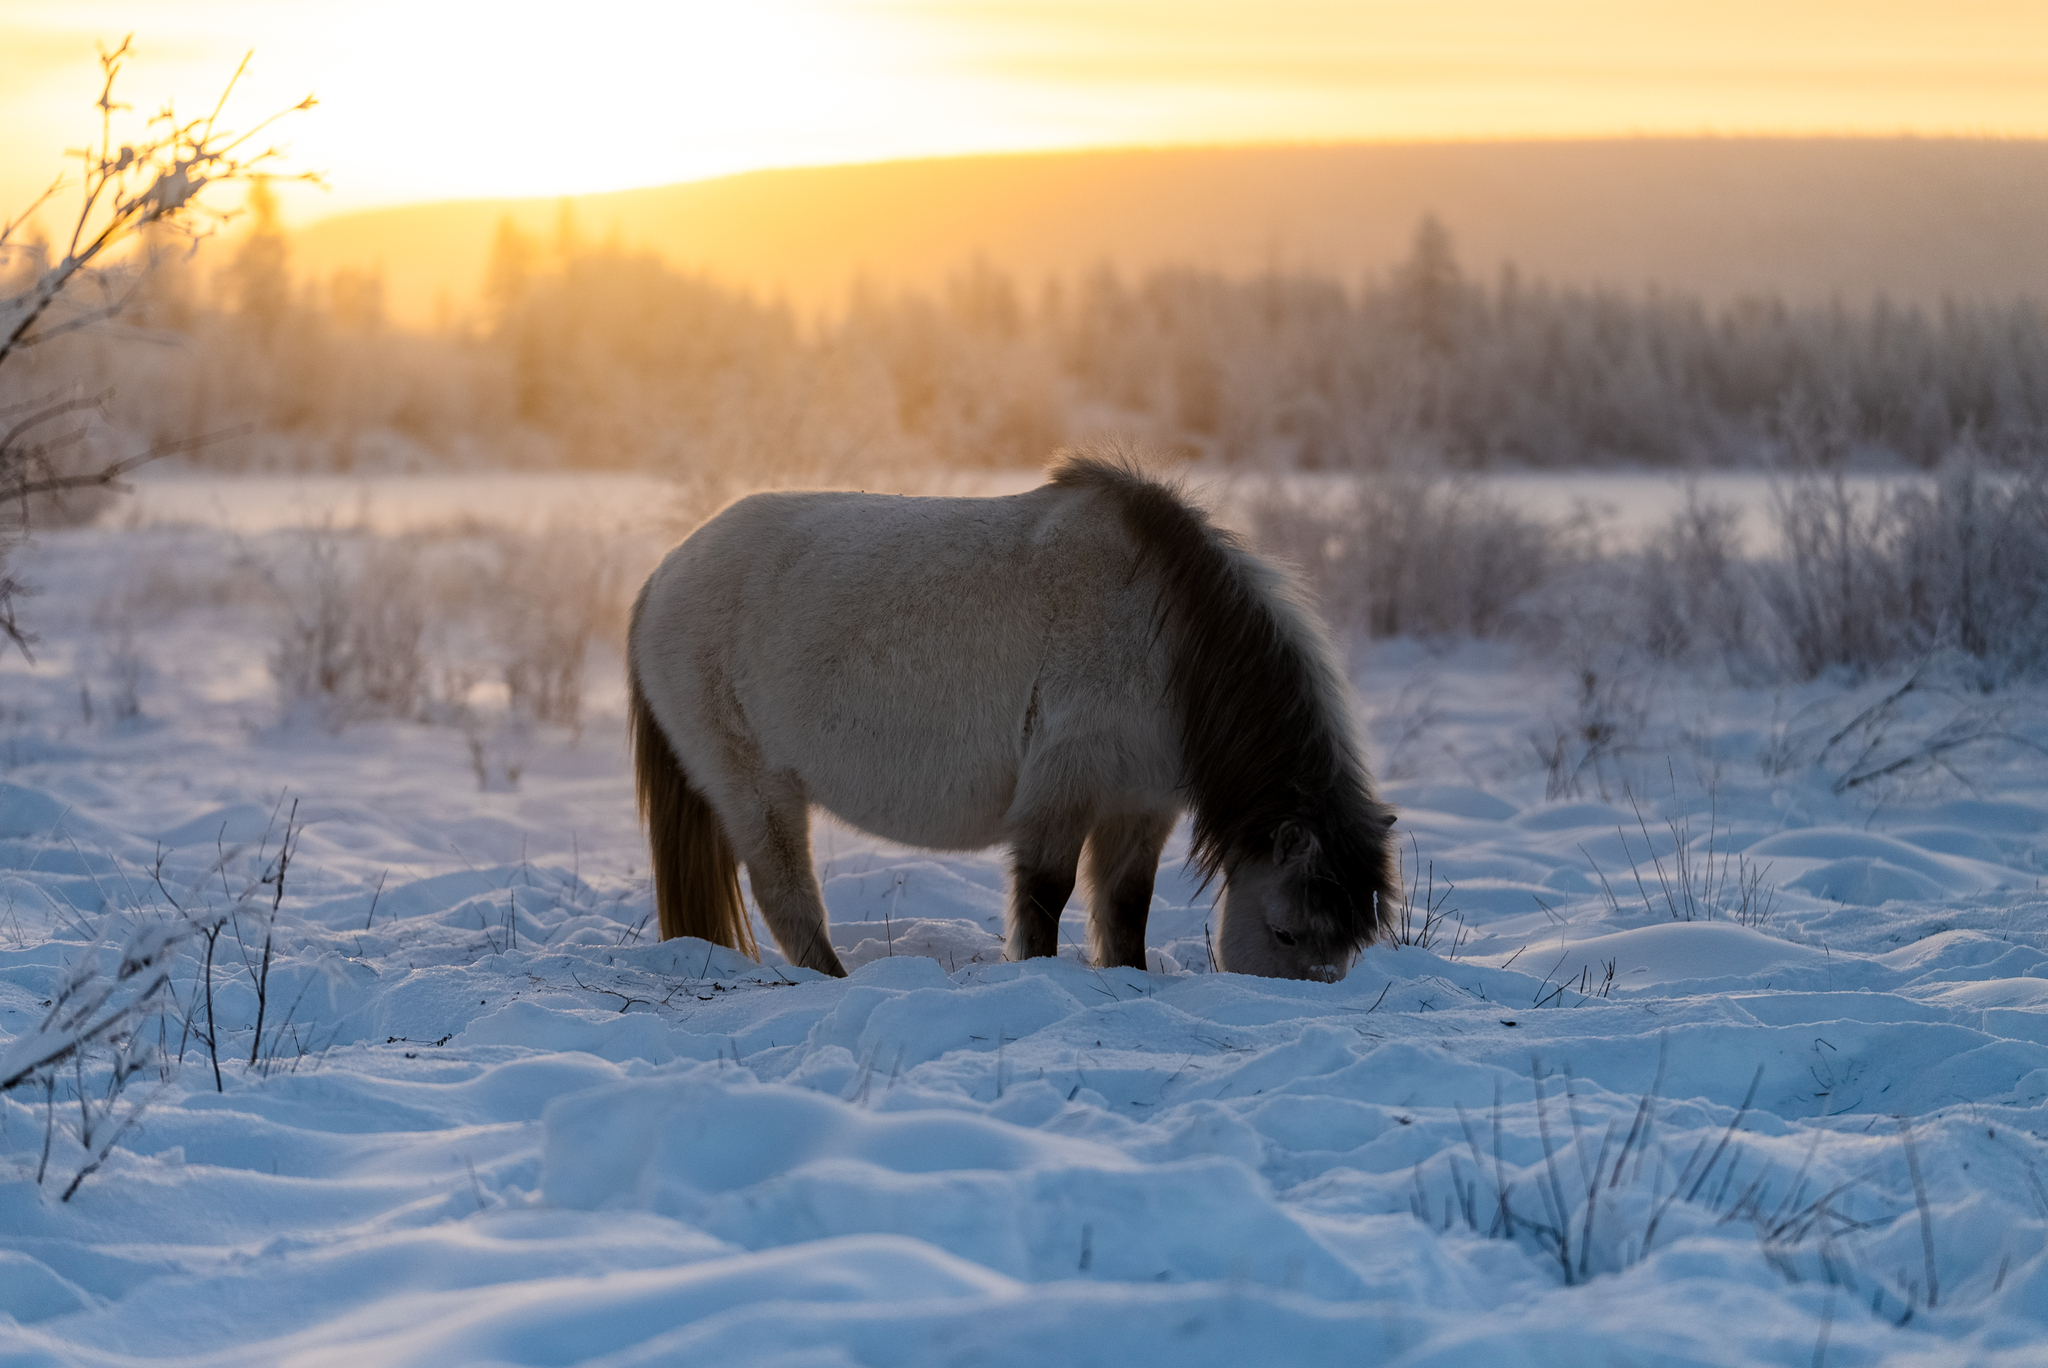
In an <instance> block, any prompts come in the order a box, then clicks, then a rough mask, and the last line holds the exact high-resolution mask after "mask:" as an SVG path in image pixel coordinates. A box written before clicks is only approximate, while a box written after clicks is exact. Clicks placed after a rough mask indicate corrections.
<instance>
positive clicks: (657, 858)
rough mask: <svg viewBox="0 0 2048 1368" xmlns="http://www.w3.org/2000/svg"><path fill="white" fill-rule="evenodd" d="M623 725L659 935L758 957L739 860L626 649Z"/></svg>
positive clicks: (637, 665)
mask: <svg viewBox="0 0 2048 1368" xmlns="http://www.w3.org/2000/svg"><path fill="white" fill-rule="evenodd" d="M626 691H627V694H628V699H629V701H628V705H627V725H628V729H629V730H630V731H631V733H632V737H633V778H634V786H635V787H636V788H637V789H638V790H639V793H640V816H641V818H642V819H643V820H644V821H645V822H646V823H647V843H648V845H649V846H650V847H651V848H652V849H653V852H654V906H655V910H656V912H657V913H658V914H659V920H660V922H661V938H662V939H663V940H670V939H673V938H674V937H676V936H695V937H697V938H698V939H699V940H707V941H710V942H711V943H712V944H714V945H723V946H726V947H728V948H730V949H733V950H738V951H740V952H741V953H742V954H745V955H747V956H749V957H751V958H753V959H757V960H758V959H760V958H761V948H760V946H759V945H757V944H756V943H755V941H754V927H753V924H752V923H751V922H750V921H748V919H747V906H746V903H745V902H744V901H743V900H742V899H741V897H740V865H739V861H738V860H737V859H735V858H734V857H733V853H732V843H731V842H729V841H727V840H726V838H725V828H723V827H721V826H720V825H719V824H718V814H717V813H716V812H714V811H712V809H711V804H710V803H709V802H707V801H706V800H705V797H704V795H703V794H701V793H699V792H698V791H697V790H696V789H695V788H694V787H692V786H691V784H690V776H689V775H688V774H687V773H685V772H684V770H683V763H682V761H680V760H678V759H677V758H676V752H675V747H674V746H671V745H670V744H669V739H668V735H667V733H665V732H663V731H662V729H661V723H660V722H659V721H657V720H656V719H655V716H654V710H653V709H652V708H650V707H648V706H647V694H646V691H645V690H644V689H642V688H641V686H640V667H639V663H638V662H637V661H635V660H634V659H633V653H632V650H631V648H630V646H629V647H628V649H627V653H626Z"/></svg>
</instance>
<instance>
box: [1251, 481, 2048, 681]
mask: <svg viewBox="0 0 2048 1368" xmlns="http://www.w3.org/2000/svg"><path fill="white" fill-rule="evenodd" d="M1240 517H1241V521H1242V523H1243V524H1244V525H1245V526H1246V527H1247V528H1248V529H1249V531H1250V532H1251V534H1252V537H1253V540H1254V541H1255V542H1256V543H1257V544H1259V545H1260V546H1261V547H1262V548H1264V549H1265V550H1268V551H1270V552H1272V553H1274V554H1276V555H1278V556H1280V557H1282V558H1284V559H1286V560H1289V561H1291V562H1292V563H1293V564H1295V565H1296V566H1297V567H1299V569H1300V570H1301V572H1302V574H1303V577H1304V579H1305V580H1306V581H1307V583H1308V585H1309V587H1310V589H1311V590H1312V591H1313V592H1314V594H1315V595H1316V597H1317V599H1318V601H1319V603H1320V605H1321V607H1322V609H1323V612H1324V614H1325V615H1326V616H1327V617H1328V619H1329V620H1330V622H1331V624H1332V625H1333V626H1334V627H1336V628H1337V629H1338V631H1339V632H1340V633H1344V634H1348V635H1351V636H1355V637H1389V636H1399V635H1409V636H1421V637H1447V636H1461V635H1462V636H1474V637H1492V636H1498V637H1507V638H1511V639H1516V640H1519V641H1522V642H1524V643H1526V644H1528V645H1530V646H1532V647H1534V648H1536V649H1538V650H1540V651H1541V652H1543V653H1544V654H1546V655H1550V656H1553V657H1556V658H1558V659H1560V660H1563V661H1564V662H1566V663H1567V664H1569V665H1571V666H1572V667H1573V668H1574V669H1575V670H1579V671H1581V672H1591V673H1593V674H1596V675H1599V676H1602V677H1605V678H1613V677H1615V676H1616V675H1617V674H1626V673H1628V672H1630V671H1633V670H1639V669H1642V668H1648V667H1654V666H1660V665H1678V666H1687V667H1692V668H1715V669H1719V670H1722V671H1725V672H1726V673H1727V674H1728V675H1730V676H1731V677H1734V678H1737V679H1740V680H1743V681H1745V682H1749V683H1767V682H1771V681H1780V680H1802V679H1811V678H1814V677H1815V676H1817V675H1820V674H1822V673H1825V672H1828V671H1846V672H1847V673H1849V674H1850V675H1852V676H1864V675H1869V674H1871V673H1873V672H1877V671H1882V670H1887V669H1896V668H1901V667H1904V666H1907V665H1910V664H1911V663H1913V662H1914V661H1917V660H1922V659H1925V658H1927V657H1929V656H1932V655H1937V654H1944V653H1952V654H1954V655H1955V656H1956V657H1958V658H1959V659H1960V660H1962V661H1964V662H1966V663H1967V666H1968V668H1969V669H1970V670H1971V671H1973V672H1974V674H1975V677H1976V679H1977V682H1978V687H1980V688H1985V689H1990V688H1995V687H1998V686H1999V685H2001V684H2004V683H2007V682H2010V681H2012V680H2015V679H2018V678H2022V677H2029V676H2038V675H2040V674H2041V673H2042V672H2043V670H2044V669H2048V471H2043V470H2040V469H2033V470H2024V471H2017V472H2002V471H1993V470H1989V469H1987V468H1986V466H1985V465H1984V463H1983V462H1982V461H1981V460H1979V459H1977V458H1976V457H1975V456H1974V454H1971V453H1968V452H1965V453H1962V454H1959V455H1958V456H1957V457H1955V458H1954V459H1952V460H1951V462H1950V463H1949V464H1948V465H1947V466H1945V467H1944V468H1943V469H1942V471H1941V472H1940V473H1939V474H1938V476H1937V477H1936V478H1935V479H1934V480H1933V481H1931V482H1919V481H1914V482H1901V483H1900V484H1898V485H1895V486H1891V487H1889V488H1884V489H1880V490H1878V491H1876V492H1874V493H1863V492H1858V491H1856V490H1854V489H1852V488H1851V487H1850V486H1849V485H1848V483H1847V482H1846V481H1845V480H1844V479H1843V478H1842V477H1841V476H1840V475H1839V474H1828V475H1819V474H1807V475H1799V476H1793V477H1790V478H1788V479H1786V480H1784V481H1782V482H1781V483H1780V484H1779V485H1778V486H1777V487H1776V490H1775V493H1774V497H1773V499H1772V503H1771V506H1770V509H1769V519H1770V529H1771V545H1770V547H1769V549H1766V550H1763V551H1761V552H1751V551H1747V550H1745V548H1744V546H1743V543H1742V538H1741V515H1740V513H1739V511H1738V510H1737V509H1735V508H1734V507H1732V506H1729V505H1726V504H1721V503H1716V502H1714V501H1712V500H1710V499H1707V498H1704V497H1702V496H1701V495H1700V493H1699V492H1698V490H1697V489H1694V490H1690V491H1688V494H1687V498H1686V502H1685V505H1684V506H1683V507H1682V508H1681V509H1680V510H1679V511H1678V512H1677V513H1675V514H1673V515H1672V517H1671V518H1670V520H1669V521H1668V522H1667V523H1666V524H1665V526H1664V527H1663V528H1662V529H1661V530H1660V531H1659V532H1658V533H1657V534H1655V535H1654V536H1652V537H1651V538H1650V539H1649V540H1648V541H1647V543H1646V544H1644V545H1643V546H1641V547H1639V548H1632V549H1627V550H1619V551H1617V550H1608V549H1605V548H1603V547H1602V546H1601V545H1600V544H1599V542H1598V539H1597V538H1596V537H1595V536H1594V535H1593V532H1592V529H1591V528H1590V527H1588V526H1587V525H1586V524H1584V523H1583V522H1564V523H1558V522H1546V521H1543V520H1541V519H1538V518H1535V517H1532V516H1530V515H1528V514H1525V513H1522V512H1521V511H1519V510H1517V509H1515V508H1513V507H1511V506H1509V505H1508V504H1507V503H1505V502H1504V501H1503V500H1502V499H1501V497H1500V496H1499V495H1497V494H1492V493H1489V492H1487V491H1486V490H1484V488H1483V487H1480V486H1475V485H1471V484H1466V483H1462V482H1459V481H1457V480H1454V479H1449V478H1443V477H1436V478H1432V477H1427V476H1420V475H1403V476H1386V477H1362V478H1360V479H1358V480H1356V481H1348V480H1347V481H1341V482H1311V481H1309V480H1307V479H1300V478H1297V479H1296V480H1294V481H1291V482H1276V483H1275V484H1273V485H1272V486H1270V487H1269V488H1267V489H1266V490H1264V491H1262V492H1261V493H1260V494H1259V495H1257V496H1256V497H1254V498H1251V499H1248V500H1246V501H1245V503H1244V506H1243V509H1242V512H1241V514H1240Z"/></svg>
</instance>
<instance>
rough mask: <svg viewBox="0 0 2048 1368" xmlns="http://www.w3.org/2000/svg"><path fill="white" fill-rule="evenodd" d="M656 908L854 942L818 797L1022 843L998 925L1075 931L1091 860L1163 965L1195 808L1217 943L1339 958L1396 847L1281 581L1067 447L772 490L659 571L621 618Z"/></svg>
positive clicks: (1122, 475) (1281, 970) (1296, 959)
mask: <svg viewBox="0 0 2048 1368" xmlns="http://www.w3.org/2000/svg"><path fill="white" fill-rule="evenodd" d="M627 675H628V684H629V688H630V693H631V722H632V729H633V737H634V768H635V771H636V775H637V779H638V787H639V794H640V804H641V811H642V813H643V815H644V816H645V818H646V820H647V822H648V828H649V836H650V840H651V844H652V846H653V856H654V860H653V867H654V889H655V904H656V906H657V908H658V909H659V912H660V919H661V934H662V935H663V937H670V936H697V937H701V938H702V939H705V940H709V941H714V942H716V943H718V944H720V945H726V946H731V947H733V948H735V949H739V950H743V951H745V952H747V953H748V954H753V955H757V956H758V953H759V951H758V947H757V946H756V945H755V942H754V938H753V932H752V929H751V927H750V925H749V923H748V920H747V914H746V909H745V906H744V905H743V904H742V902H741V898H740V888H739V872H738V866H737V863H736V860H737V861H744V862H745V863H746V866H747V872H748V874H749V876H750V879H751V882H752V884H753V889H754V896H755V897H756V898H757V899H758V900H759V902H760V906H761V913H762V916H763V918H764V919H765V920H766V922H767V924H768V927H769V929H770V930H771V931H773V932H774V934H775V940H776V943H777V944H778V945H780V946H781V947H782V952H783V954H784V955H785V956H787V957H788V959H789V961H790V962H791V963H793V964H799V965H803V966H806V967H808V968H811V969H816V970H819V971H821V972H823V973H826V974H838V975H843V974H844V973H845V972H846V970H845V969H844V967H843V966H842V965H841V964H840V962H839V956H838V955H837V954H836V953H834V951H833V949H832V942H831V941H830V940H829V939H828V937H827V933H826V919H825V903H824V898H823V896H822V894H821V892H820V890H819V887H818V880H817V875H816V874H815V873H814V872H813V870H812V867H811V844H810V807H811V805H812V804H816V805H817V806H819V807H822V808H824V809H825V810H826V811H828V812H830V813H832V814H833V815H834V816H836V817H839V818H840V819H841V820H843V821H846V822H849V823H851V824H852V825H854V826H856V827H859V828H861V829H862V830H864V831H869V832H872V833H874V834H875V835H877V836H882V837H886V838H887V839H889V840H892V841H898V842H901V843H903V844H905V845H914V846H924V847H927V848H936V849H943V850H970V849H978V848H981V847H984V846H991V845H996V844H999V843H1000V844H1006V845H1008V846H1009V847H1010V850H1011V861H1012V864H1011V870H1012V878H1011V889H1010V898H1009V941H1008V952H1009V955H1010V957H1011V958H1013V959H1023V958H1028V957H1031V956H1035V955H1050V954H1053V953H1054V952H1055V950H1056V949H1057V939H1058V927H1059V917H1060V911H1061V909H1062V908H1064V907H1065V906H1066V902H1067V898H1068V896H1069V895H1070V894H1071V893H1072V892H1073V889H1074V883H1075V878H1076V870H1077V867H1079V869H1080V871H1081V877H1082V878H1083V879H1084V880H1085V882H1086V886H1087V894H1088V917H1089V941H1090V948H1091V950H1092V952H1093V954H1094V956H1095V959H1096V962H1097V963H1098V964H1102V965H1128V966H1131V967H1134V968H1143V967H1144V964H1145V920H1146V916H1147V913H1148V912H1149V910H1150V908H1151V902H1152V881H1153V876H1154V875H1155V874H1156V873H1157V870H1158V865H1159V853H1160V849H1161V847H1162V846H1164V845H1165V843H1166V838H1167V835H1168V833H1169V832H1170V831H1171V830H1172V827H1173V824H1174V821H1175V820H1176V818H1177V817H1178V815H1179V813H1180V812H1181V810H1182V809H1183V808H1192V809H1193V812H1194V834H1193V845H1192V853H1191V856H1190V858H1191V860H1192V861H1193V862H1194V864H1195V865H1196V866H1197V868H1199V869H1200V871H1201V872H1202V874H1203V876H1204V879H1205V881H1206V880H1207V879H1211V878H1214V877H1215V876H1216V875H1217V874H1219V873H1220V874H1221V875H1222V876H1223V880H1224V894H1223V902H1222V909H1223V910H1222V921H1221V925H1220V927H1219V931H1218V935H1217V944H1216V955H1217V959H1218V960H1219V962H1220V964H1221V966H1222V967H1223V968H1225V969H1228V970H1232V971H1236V972H1240V973H1250V974H1264V975H1268V976H1273V977H1281V978H1309V979H1337V978H1341V977H1342V976H1343V975H1344V973H1345V972H1346V971H1347V969H1348V968H1349V966H1350V964H1351V961H1352V960H1353V959H1354V958H1355V956H1356V954H1357V951H1358V949H1359V948H1360V947H1361V946H1363V945H1365V944H1367V943H1368V942H1370V941H1372V940H1373V939H1374V938H1376V937H1377V936H1378V935H1379V934H1380V933H1381V932H1382V931H1384V930H1385V929H1387V927H1388V926H1389V924H1390V919H1391V916H1392V914H1393V911H1394V899H1395V897H1396V894H1397V887H1398V882H1399V880H1398V875H1397V873H1396V867H1395V860H1394V853H1393V850H1392V842H1391V840H1390V838H1389V836H1388V829H1389V827H1390V826H1391V825H1392V823H1393V821H1394V814H1393V811H1392V809H1390V808H1388V807H1386V806H1384V805H1383V804H1381V803H1380V802H1378V801H1377V800H1376V799H1375V798H1374V796H1373V791H1372V781H1371V778H1370V776H1369V775H1368V774H1367V772H1366V767H1365V763H1364V761H1363V759H1362V758H1361V756H1360V753H1359V745H1358V741H1357V737H1356V735H1355V734H1354V731H1353V727H1352V722H1351V710H1350V707H1349V705H1348V696H1347V689H1346V686H1345V684H1344V681H1343V677H1342V675H1341V673H1340V672H1339V671H1338V669H1337V668H1336V667H1335V665H1334V664H1333V663H1332V655H1331V651H1330V649H1329V646H1328V643H1327V641H1326V640H1325V638H1324V635H1323V633H1322V631H1321V629H1320V627H1319V626H1318V625H1317V623H1316V621H1315V618H1314V615H1313V614H1312V613H1311V612H1310V611H1309V610H1308V609H1307V608H1306V607H1305V606H1304V605H1303V603H1302V601H1301V599H1300V598H1299V597H1298V596H1297V594H1296V593H1295V591H1294V589H1293V587H1292V586H1291V584H1290V583H1289V582H1288V581H1287V580H1286V579H1285V578H1284V577H1282V576H1281V575H1280V574H1279V573H1277V572H1276V571H1274V570H1273V569H1272V568H1271V567H1269V566H1267V565H1266V564H1264V563H1263V562H1261V561H1259V560H1258V559H1256V558H1255V557H1253V556H1252V555H1251V554H1250V553H1249V552H1247V551H1246V550H1245V549H1244V547H1243V546H1242V545H1241V544H1240V543H1239V541H1238V540H1237V539H1236V538H1235V537H1234V536H1232V535H1231V534H1230V533H1228V532H1225V531H1222V530H1220V529H1218V528H1217V527H1215V526H1213V525H1212V524H1211V523H1210V522H1209V521H1208V519H1207V518H1206V517H1205V516H1204V515H1203V514H1202V513H1201V512H1200V511H1199V510H1198V509H1196V508H1195V507H1193V506H1192V505H1190V504H1189V503H1188V502H1187V501H1186V500H1185V499H1184V498H1182V497H1181V495H1180V493H1179V492H1178V490H1176V489H1174V488H1170V487H1168V486H1166V485H1163V484H1160V483H1157V482H1155V481H1153V480H1151V479H1149V478H1147V477H1146V476H1145V475H1144V474H1142V473H1141V472H1140V471H1138V470H1137V469H1136V468H1135V467H1133V466H1131V465H1130V464H1128V463H1126V462H1123V461H1120V460H1116V459H1104V458H1101V457H1094V456H1071V455H1070V456H1067V457H1065V458H1064V459H1062V460H1061V461H1059V462H1058V463H1057V464H1056V465H1055V466H1054V468H1053V470H1052V475H1051V482H1050V483H1048V484H1046V485H1044V486H1041V487H1040V488H1038V489H1034V490H1032V491H1031V492H1029V493H1027V494H1017V495H1012V496H1010V497H1007V498H990V499H940V498H905V497H900V496H892V495H881V494H852V493H776V494H755V495H753V496H751V497H749V498H745V499H741V500H740V501H739V502H737V503H735V504H733V505H732V506H731V507H729V508H727V509H726V510H725V511H724V512H723V513H720V514H719V515H718V516H717V517H715V518H713V519H712V520H711V521H709V522H707V523H705V524H704V525H703V526H702V527H700V528H699V529H698V530H697V531H696V532H694V533H692V534H691V536H690V537H689V539H688V540H687V541H685V542H684V543H683V544H682V545H681V546H678V547H677V548H676V549H675V550H673V551H671V552H670V553H669V554H668V557H667V558H666V559H665V560H663V561H662V563H661V565H660V566H659V567H658V568H657V569H656V570H655V572H654V573H653V574H652V575H651V576H649V577H648V580H647V584H646V586H645V587H644V588H642V589H641V591H640V597H639V599H638V601H637V602H636V603H635V604H634V606H633V623H632V629H631V633H630V636H629V640H628V647H627Z"/></svg>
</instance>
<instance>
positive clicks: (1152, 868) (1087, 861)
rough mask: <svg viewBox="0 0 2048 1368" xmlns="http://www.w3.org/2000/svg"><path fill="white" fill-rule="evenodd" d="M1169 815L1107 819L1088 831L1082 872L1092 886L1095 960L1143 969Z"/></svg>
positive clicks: (1090, 931) (1170, 824)
mask: <svg viewBox="0 0 2048 1368" xmlns="http://www.w3.org/2000/svg"><path fill="white" fill-rule="evenodd" d="M1173 820H1174V814H1172V813H1171V812H1142V813H1128V814H1125V815H1122V816H1117V817H1105V818H1103V819H1102V820H1101V821H1099V822H1097V823H1096V824H1095V826H1094V828H1093V829H1092V830H1091V831H1089V833H1088V849H1087V853H1086V854H1085V855H1083V856H1082V860H1081V865H1082V874H1083V878H1084V879H1085V881H1086V884H1087V888H1088V939H1089V942H1090V946H1091V948H1092V949H1093V950H1094V952H1095V962H1096V963H1097V964H1098V965H1101V966H1102V967H1103V968H1105V969H1107V968H1109V967H1111V966H1112V965H1115V966H1118V967H1122V968H1129V969H1143V968H1144V967H1145V922H1146V919H1147V918H1148V917H1149V916H1150V915H1151V912H1152V881H1153V878H1154V876H1156V875H1157V874H1158V873H1159V852H1160V851H1161V850H1162V849H1164V848H1165V846H1166V838H1167V836H1168V835H1169V834H1171V833H1172V831H1173Z"/></svg>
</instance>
